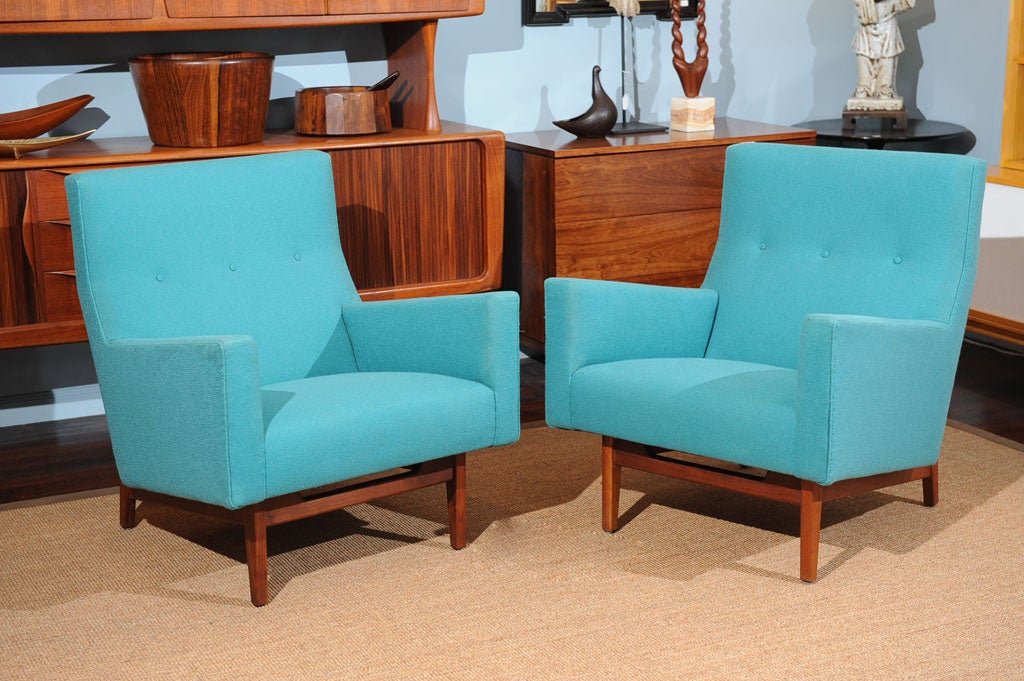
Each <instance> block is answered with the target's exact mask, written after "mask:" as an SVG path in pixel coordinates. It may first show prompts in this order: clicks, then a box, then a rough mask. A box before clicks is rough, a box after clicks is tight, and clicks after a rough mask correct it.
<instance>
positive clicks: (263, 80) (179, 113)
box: [129, 52, 274, 147]
mask: <svg viewBox="0 0 1024 681" xmlns="http://www.w3.org/2000/svg"><path fill="white" fill-rule="evenodd" d="M129 69H130V70H131V73H132V79H133V80H134V81H135V89H136V90H137V91H138V94H139V103H141V104H142V113H143V115H145V117H146V127H147V128H148V129H149V136H150V138H151V139H152V140H153V143H154V144H159V145H162V146H167V147H228V146H235V145H239V144H252V143H253V142H259V141H260V140H261V139H263V129H264V127H265V126H266V124H267V107H268V106H269V104H270V77H271V75H272V73H273V70H274V57H273V55H270V54H263V53H262V52H189V53H174V54H144V55H141V56H138V57H134V58H133V59H131V60H130V61H129Z"/></svg>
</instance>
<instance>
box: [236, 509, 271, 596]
mask: <svg viewBox="0 0 1024 681" xmlns="http://www.w3.org/2000/svg"><path fill="white" fill-rule="evenodd" d="M242 518H243V524H244V525H245V560H246V563H248V565H249V597H250V599H251V600H252V604H253V605H255V606H261V605H266V604H267V602H268V601H269V600H270V594H269V589H268V586H267V514H266V511H260V510H257V509H256V508H254V507H252V506H248V507H246V508H244V509H242Z"/></svg>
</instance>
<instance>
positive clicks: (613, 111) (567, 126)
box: [554, 66, 619, 137]
mask: <svg viewBox="0 0 1024 681" xmlns="http://www.w3.org/2000/svg"><path fill="white" fill-rule="evenodd" d="M591 88H592V91H591V96H592V99H593V103H592V104H591V105H590V108H588V109H587V110H586V111H584V112H583V113H581V114H580V115H579V116H575V117H573V118H570V119H567V120H562V121H554V124H555V125H557V126H558V127H560V128H561V129H562V130H565V131H566V132H571V133H572V134H574V135H576V136H577V137H604V136H605V135H607V134H608V133H609V132H610V131H611V129H612V128H613V127H614V126H615V120H616V118H617V117H618V115H619V112H618V109H617V108H616V106H615V102H613V101H612V98H611V97H609V96H608V93H607V92H605V91H604V88H603V87H601V67H600V66H595V67H594V77H593V84H592V86H591Z"/></svg>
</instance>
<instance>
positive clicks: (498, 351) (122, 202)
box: [66, 152, 519, 605]
mask: <svg viewBox="0 0 1024 681" xmlns="http://www.w3.org/2000/svg"><path fill="white" fill-rule="evenodd" d="M66 184H67V190H68V201H69V207H70V212H71V225H72V237H73V242H74V251H75V266H76V271H77V282H78V293H79V298H80V299H81V303H82V311H83V313H84V315H85V322H86V328H87V330H88V334H89V343H90V346H91V349H92V353H93V359H94V361H95V364H96V373H97V376H98V377H99V384H100V391H101V393H102V396H103V402H104V406H105V409H106V412H107V419H108V422H109V426H110V436H111V441H112V443H113V448H114V457H115V461H116V464H117V470H118V474H119V475H120V478H121V524H122V525H123V526H124V527H126V528H127V527H132V526H134V525H135V524H136V522H137V519H136V513H135V509H136V501H138V500H143V501H145V500H155V501H159V502H165V503H173V504H177V505H180V506H185V507H186V508H190V509H193V510H199V511H203V512H207V513H211V514H215V515H219V516H226V517H229V518H232V519H234V520H237V521H238V522H240V523H241V524H242V525H243V526H244V528H245V541H246V557H247V562H248V566H249V579H250V596H251V599H252V602H253V603H254V604H255V605H263V604H265V603H266V602H267V601H268V599H269V591H268V581H267V545H266V534H267V527H268V526H271V525H276V524H278V523H282V522H286V521H289V520H294V519H299V518H304V517H308V516H311V515H315V514H319V513H324V512H328V511H332V510H336V509H338V508H342V507H345V506H349V505H352V504H356V503H361V502H364V501H370V500H372V499H375V498H379V497H381V496H385V495H389V494H394V493H397V492H402V491H407V490H412V489H417V488H420V487H424V486H428V485H433V484H438V483H445V485H446V488H447V497H448V511H449V512H448V517H449V524H450V530H451V545H452V546H453V547H454V548H457V549H458V548H462V547H463V546H464V545H465V543H466V489H465V453H466V452H468V451H470V450H476V449H481V448H485V447H492V446H495V445H501V444H508V443H511V442H514V441H515V440H517V439H518V437H519V353H518V346H517V343H518V314H519V306H518V298H517V297H516V295H515V294H513V293H508V292H497V293H484V294H478V295H464V296H448V297H441V298H429V299H418V300H397V301H387V302H373V303H367V302H362V301H361V300H360V298H359V296H358V294H357V293H356V289H355V286H354V285H353V282H352V279H351V277H350V275H349V272H348V269H347V267H346V265H345V260H344V256H343V255H342V251H341V246H340V243H339V233H338V222H337V212H336V207H335V198H334V183H333V174H332V170H331V163H330V158H329V156H328V155H327V154H325V153H322V152H290V153H282V154H267V155H260V156H251V157H242V158H232V159H221V160H212V161H193V162H183V163H170V164H164V165H153V166H142V167H133V168H127V169H114V170H97V171H89V172H82V173H76V174H73V175H70V176H69V177H68V178H67V182H66ZM385 471H389V472H391V473H390V474H389V475H386V476H383V477H382V476H379V475H376V474H380V473H382V472H385ZM370 474H375V480H374V481H373V482H365V481H362V482H358V483H354V484H352V485H340V486H339V483H342V482H345V481H351V480H353V479H355V478H360V477H363V476H367V475H370ZM325 487H330V488H331V490H333V491H332V492H331V493H329V494H328V493H326V492H324V488H325ZM310 490H316V491H315V492H310Z"/></svg>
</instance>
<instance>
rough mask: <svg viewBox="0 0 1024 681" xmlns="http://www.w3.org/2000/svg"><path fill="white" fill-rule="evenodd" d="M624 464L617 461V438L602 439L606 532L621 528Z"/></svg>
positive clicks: (602, 489) (603, 515)
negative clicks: (620, 515) (620, 500)
mask: <svg viewBox="0 0 1024 681" xmlns="http://www.w3.org/2000/svg"><path fill="white" fill-rule="evenodd" d="M621 487H622V466H620V465H619V464H617V463H615V438H612V437H608V436H607V435H605V436H604V437H603V438H602V439H601V526H602V527H603V528H604V531H605V532H615V531H617V530H618V529H619V490H620V489H621Z"/></svg>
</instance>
